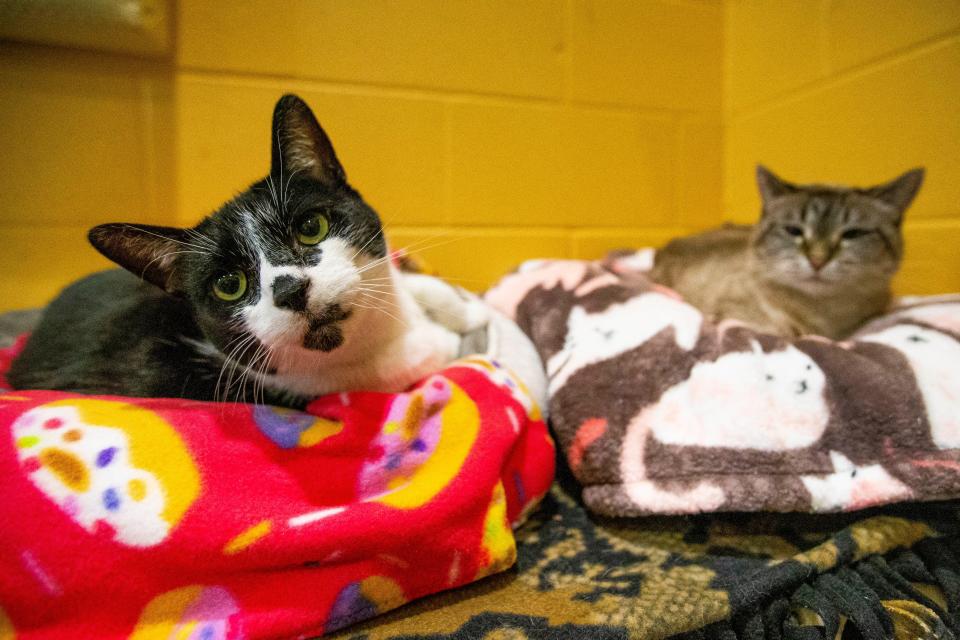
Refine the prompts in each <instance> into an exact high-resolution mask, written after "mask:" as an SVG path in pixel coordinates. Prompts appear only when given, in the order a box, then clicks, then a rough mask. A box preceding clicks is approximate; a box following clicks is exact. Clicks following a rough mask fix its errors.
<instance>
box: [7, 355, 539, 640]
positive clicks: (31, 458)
mask: <svg viewBox="0 0 960 640" xmlns="http://www.w3.org/2000/svg"><path fill="white" fill-rule="evenodd" d="M13 353H14V350H8V351H6V352H0V386H4V383H3V380H2V372H3V371H5V370H6V369H7V368H8V365H9V361H10V359H11V358H12V355H13ZM0 425H2V429H3V430H4V431H5V435H4V436H3V437H0V477H2V478H3V482H2V484H0V520H2V521H3V523H4V524H3V525H2V527H0V605H2V608H0V638H3V639H4V640H6V639H7V638H14V637H16V638H57V639H64V638H71V639H75V638H88V637H89V638H121V637H123V638H126V637H129V638H137V639H142V638H174V637H175V638H190V639H196V640H201V639H202V640H218V639H237V638H295V637H312V636H317V635H320V634H322V633H326V632H330V631H332V630H334V629H338V628H340V627H343V626H345V625H348V624H350V623H352V622H355V621H358V620H363V619H366V618H370V617H371V616H374V615H377V614H378V613H382V612H384V611H386V610H388V609H392V608H395V607H398V606H400V605H401V604H403V603H405V602H408V601H410V600H412V599H414V598H419V597H421V596H424V595H427V594H430V593H434V592H437V591H440V590H443V589H449V588H451V587H456V586H458V585H463V584H466V583H469V582H472V581H474V580H477V579H479V578H481V577H483V576H486V575H489V574H491V573H494V572H497V571H502V570H504V569H506V568H507V567H509V566H510V565H512V564H513V561H514V558H515V543H514V538H513V534H512V530H511V525H512V524H515V523H517V522H518V521H519V519H520V518H521V514H522V513H523V512H524V511H525V509H527V508H528V507H530V506H531V505H533V504H534V503H535V502H536V501H537V500H538V499H539V498H540V497H541V496H542V495H543V494H544V493H545V492H546V490H547V488H548V487H549V484H550V481H551V480H552V478H553V460H554V458H553V443H552V441H551V440H550V438H549V436H548V435H547V430H546V427H545V425H544V423H543V421H542V418H541V415H540V412H539V410H538V408H537V406H536V403H535V402H534V401H533V400H531V397H530V394H528V393H527V392H526V389H525V387H524V384H523V382H522V381H521V380H520V379H519V378H517V377H516V376H514V375H513V374H512V373H511V372H510V371H508V370H507V369H506V368H504V367H502V366H500V365H499V364H498V363H497V362H496V361H495V360H492V359H491V358H484V357H474V358H469V359H465V360H460V361H457V362H455V363H453V364H452V365H451V366H449V367H448V368H447V369H445V370H444V371H442V372H441V373H439V374H437V375H433V376H431V377H430V378H428V379H426V380H424V381H423V382H422V383H420V384H419V385H417V386H416V387H415V388H413V389H411V390H409V391H408V392H406V393H402V394H384V393H371V392H361V393H342V394H338V395H332V396H328V397H323V398H320V399H318V400H316V401H314V402H313V403H312V404H311V405H310V406H309V407H308V409H307V411H306V412H297V411H291V410H285V409H278V408H275V407H266V406H253V405H241V404H214V403H204V402H192V401H183V400H174V399H143V398H118V397H95V396H81V395H77V394H69V393H57V392H47V391H34V392H20V391H9V390H7V391H0Z"/></svg>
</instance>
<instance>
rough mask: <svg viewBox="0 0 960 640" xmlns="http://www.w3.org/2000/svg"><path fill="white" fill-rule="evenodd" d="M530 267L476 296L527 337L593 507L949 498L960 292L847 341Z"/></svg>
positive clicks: (958, 399) (564, 270)
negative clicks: (760, 326)
mask: <svg viewBox="0 0 960 640" xmlns="http://www.w3.org/2000/svg"><path fill="white" fill-rule="evenodd" d="M636 258H637V256H629V257H625V258H620V259H618V260H613V261H611V262H607V263H590V262H582V261H545V262H536V263H528V264H526V265H524V266H523V267H521V269H520V270H519V271H518V272H517V273H514V274H512V275H510V276H507V277H506V278H504V279H503V280H502V281H501V282H500V283H499V284H498V285H497V286H496V287H495V288H494V289H492V290H491V291H490V292H489V293H488V295H487V300H488V301H489V302H491V303H493V304H494V306H497V307H498V308H500V309H501V310H502V311H504V312H505V313H507V315H510V316H512V317H513V318H515V319H516V321H517V323H518V324H519V325H520V326H521V328H523V329H524V331H525V332H526V333H527V334H528V335H529V336H530V337H531V338H532V340H533V342H534V344H535V345H536V347H537V349H538V350H539V352H540V356H541V358H542V359H543V361H544V363H545V364H546V369H547V373H548V376H549V396H550V400H549V406H550V412H551V425H552V427H553V429H554V432H555V433H556V435H557V437H558V439H559V444H560V446H561V449H562V450H563V452H564V453H565V454H566V458H567V461H568V463H569V465H570V468H571V469H572V470H573V473H574V475H575V476H576V478H577V479H578V480H579V481H580V483H581V484H582V485H583V487H584V490H583V498H584V500H585V502H586V504H587V506H588V507H589V508H591V509H593V510H594V511H596V512H598V513H601V514H606V515H643V514H680V513H698V512H716V511H801V512H829V511H843V510H853V509H862V508H865V507H868V506H873V505H878V504H886V503H891V502H899V501H906V500H939V499H947V498H953V497H957V496H958V495H960V298H944V299H935V300H932V301H915V302H914V303H913V304H909V305H906V306H904V307H902V308H900V309H899V310H897V311H895V312H893V313H891V314H889V315H887V316H885V317H882V318H880V319H879V320H877V321H875V322H873V323H871V324H870V325H869V326H867V327H864V328H863V329H862V330H861V331H860V332H859V333H858V334H857V335H855V336H854V337H853V339H852V340H850V341H847V342H831V341H828V340H826V339H822V338H817V337H807V338H801V339H796V340H786V339H782V338H776V337H772V336H768V335H761V334H758V333H756V332H754V331H752V330H750V329H749V328H747V327H745V326H743V325H741V324H738V323H735V322H724V323H721V324H719V325H715V324H711V323H710V322H707V321H706V320H705V319H704V318H703V316H702V315H701V314H700V313H699V312H698V311H697V310H696V309H694V308H693V307H691V306H690V305H688V304H686V303H684V302H683V301H682V300H681V299H680V298H679V297H678V296H677V295H676V294H674V293H673V292H671V291H670V290H668V289H664V288H662V287H659V286H657V285H655V284H653V283H651V282H650V281H649V280H647V279H646V278H645V276H644V275H643V273H642V272H640V271H638V270H637V269H636V265H635V263H636Z"/></svg>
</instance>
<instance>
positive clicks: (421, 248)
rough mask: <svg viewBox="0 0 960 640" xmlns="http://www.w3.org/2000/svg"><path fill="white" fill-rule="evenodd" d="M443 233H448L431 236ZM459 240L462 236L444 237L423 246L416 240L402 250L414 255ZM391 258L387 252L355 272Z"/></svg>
mask: <svg viewBox="0 0 960 640" xmlns="http://www.w3.org/2000/svg"><path fill="white" fill-rule="evenodd" d="M445 235H448V234H441V235H440V236H433V237H443V236H445ZM433 237H431V238H427V239H425V240H423V241H421V242H427V241H429V240H431V239H433ZM461 240H463V238H462V237H459V238H448V239H446V240H444V241H442V242H435V243H433V244H428V245H425V246H417V245H418V244H420V243H419V242H418V243H414V244H412V245H409V246H407V247H404V251H405V252H406V253H407V254H408V255H414V254H417V253H422V252H424V251H427V250H429V249H435V248H437V247H442V246H444V245H448V244H451V243H453V242H459V241H461ZM412 247H416V249H413V248H412ZM391 258H392V256H391V255H390V254H388V255H387V256H385V257H383V258H378V259H377V260H374V261H373V262H370V263H368V264H365V265H363V266H362V267H360V268H359V269H357V272H358V273H363V272H364V271H367V270H369V269H373V268H375V267H378V266H380V265H381V264H383V263H384V262H386V261H388V260H390V259H391Z"/></svg>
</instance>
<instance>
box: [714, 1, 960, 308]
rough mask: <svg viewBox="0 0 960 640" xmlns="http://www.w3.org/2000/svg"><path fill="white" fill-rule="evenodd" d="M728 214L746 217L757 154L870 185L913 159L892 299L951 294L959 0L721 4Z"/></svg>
mask: <svg viewBox="0 0 960 640" xmlns="http://www.w3.org/2000/svg"><path fill="white" fill-rule="evenodd" d="M724 12H725V16H724V42H725V54H726V59H725V63H724V125H725V126H724V133H725V139H724V210H725V211H726V212H727V214H728V216H727V217H729V218H731V219H734V220H739V221H753V220H754V219H755V216H756V215H757V212H758V211H759V206H760V205H759V197H758V196H757V195H756V187H755V185H754V182H753V166H754V164H755V163H756V162H758V161H759V162H762V163H764V164H766V165H767V166H768V167H770V168H771V169H773V170H774V171H775V172H777V173H778V174H780V175H782V176H783V177H785V178H787V179H791V180H796V181H799V182H817V181H820V182H833V183H851V184H860V185H868V184H874V183H878V182H881V181H884V180H888V179H891V178H894V177H896V176H897V175H898V174H899V173H900V172H902V171H904V170H906V169H909V168H911V167H914V166H925V167H926V168H927V176H926V182H925V184H924V186H923V188H922V189H921V192H920V195H919V197H918V198H917V200H916V201H915V202H914V205H913V207H912V208H911V210H910V211H909V213H908V214H907V219H906V222H905V236H906V258H905V261H904V265H903V268H902V271H901V274H900V276H899V277H898V279H897V283H896V286H897V290H898V291H899V292H901V293H938V292H944V291H960V0H776V1H775V2H771V1H770V0H728V1H727V2H726V4H725V6H724Z"/></svg>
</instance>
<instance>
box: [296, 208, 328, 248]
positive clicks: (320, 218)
mask: <svg viewBox="0 0 960 640" xmlns="http://www.w3.org/2000/svg"><path fill="white" fill-rule="evenodd" d="M329 231H330V222H329V221H328V220H327V216H325V215H323V214H322V213H312V214H310V215H308V216H305V217H303V218H301V219H300V222H298V223H297V240H299V241H300V243H301V244H306V245H314V244H317V243H319V242H320V241H321V240H323V239H324V238H326V237H327V232H329Z"/></svg>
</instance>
